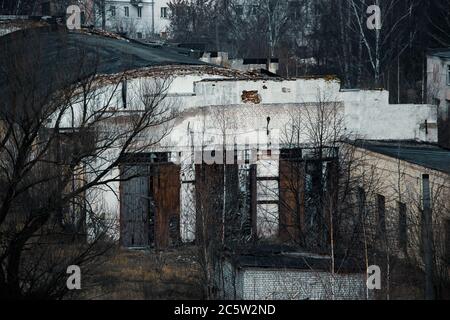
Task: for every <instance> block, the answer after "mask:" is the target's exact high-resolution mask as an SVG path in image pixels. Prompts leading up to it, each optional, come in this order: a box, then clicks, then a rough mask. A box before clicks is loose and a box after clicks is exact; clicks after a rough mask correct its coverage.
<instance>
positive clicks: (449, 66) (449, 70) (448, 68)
mask: <svg viewBox="0 0 450 320" xmlns="http://www.w3.org/2000/svg"><path fill="white" fill-rule="evenodd" d="M447 85H448V86H450V64H449V65H448V66H447Z"/></svg>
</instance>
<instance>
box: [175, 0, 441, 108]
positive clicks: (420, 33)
mask: <svg viewBox="0 0 450 320" xmlns="http://www.w3.org/2000/svg"><path fill="white" fill-rule="evenodd" d="M374 4H377V5H379V7H380V8H381V23H382V28H381V30H369V29H368V28H367V26H366V21H367V18H368V17H369V16H370V14H368V13H367V8H368V7H369V6H370V5H374ZM169 6H170V8H171V19H172V23H171V31H172V37H173V39H174V40H176V41H183V42H203V43H208V44H209V46H208V48H209V49H210V50H219V51H228V52H229V53H230V54H231V56H232V57H249V58H255V57H258V58H263V57H265V58H271V57H278V58H280V71H279V72H280V73H281V74H282V75H285V76H304V75H311V74H336V75H338V76H339V77H340V78H341V80H342V81H343V85H344V86H345V87H347V88H355V87H360V88H385V89H389V90H390V91H391V93H392V94H391V99H392V101H391V102H394V103H404V102H424V101H425V88H424V87H425V86H424V85H423V79H424V66H425V54H426V52H427V50H428V49H429V48H436V47H445V46H448V45H449V43H450V36H449V34H450V32H449V31H450V18H449V14H448V12H449V11H450V1H448V0H436V1H425V0H408V1H399V0H396V1H390V0H377V1H367V0H361V1H359V0H358V1H356V0H345V1H331V0H319V1H311V0H298V1H284V0H264V1H252V0H244V1H236V0H196V1H184V0H173V1H172V2H171V3H170V5H169Z"/></svg>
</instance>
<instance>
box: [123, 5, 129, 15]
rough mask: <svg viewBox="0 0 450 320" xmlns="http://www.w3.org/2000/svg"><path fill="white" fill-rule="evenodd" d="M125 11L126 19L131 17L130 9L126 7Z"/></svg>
mask: <svg viewBox="0 0 450 320" xmlns="http://www.w3.org/2000/svg"><path fill="white" fill-rule="evenodd" d="M124 11H125V17H129V16H130V7H128V6H125V7H124Z"/></svg>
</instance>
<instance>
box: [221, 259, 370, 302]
mask: <svg viewBox="0 0 450 320" xmlns="http://www.w3.org/2000/svg"><path fill="white" fill-rule="evenodd" d="M224 279H225V284H224V291H225V297H226V298H228V299H243V300H333V299H334V300H362V299H366V279H365V275H364V274H338V275H334V276H332V275H331V273H329V272H313V271H307V270H274V269H244V270H237V271H236V270H233V268H231V266H230V265H229V264H227V265H226V267H224ZM233 280H234V282H233ZM234 290H235V291H234Z"/></svg>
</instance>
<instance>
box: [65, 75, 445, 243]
mask: <svg viewBox="0 0 450 320" xmlns="http://www.w3.org/2000/svg"><path fill="white" fill-rule="evenodd" d="M218 77H219V76H217V75H209V74H192V75H180V76H174V78H173V82H172V83H171V86H170V88H169V90H168V93H169V96H168V98H167V99H166V100H165V101H164V103H165V104H167V105H168V106H170V107H171V108H176V109H178V110H179V111H180V112H181V114H180V116H179V117H178V118H177V119H176V120H175V121H174V122H173V123H172V124H173V129H172V131H171V133H170V135H169V136H167V137H166V138H164V139H163V140H162V141H161V142H160V143H158V144H157V145H155V146H153V147H152V149H151V150H148V151H155V152H163V151H165V152H169V151H171V152H172V151H176V152H184V154H183V156H186V153H187V154H190V153H191V151H192V149H191V146H192V145H191V143H192V141H193V143H194V149H196V150H198V151H200V150H201V149H202V146H206V147H207V148H208V149H210V150H213V149H216V150H221V149H222V146H221V143H222V141H223V137H224V133H225V137H226V143H227V144H228V145H231V146H233V147H234V144H235V143H236V144H237V145H238V148H240V149H241V150H242V149H243V148H244V147H245V146H246V145H247V147H250V148H259V149H261V150H267V149H268V144H269V142H270V143H272V146H271V148H274V149H276V148H277V146H278V145H279V144H280V143H282V142H283V139H285V138H288V137H283V135H284V133H285V132H286V129H287V128H289V127H290V121H292V117H293V116H301V115H304V114H305V113H306V114H307V113H308V112H309V113H311V112H314V110H315V108H316V105H317V104H318V103H319V104H320V103H325V102H326V103H328V104H330V105H331V106H330V107H335V111H336V117H342V118H343V119H344V124H345V129H346V132H347V134H351V135H353V136H354V137H359V138H364V139H405V140H409V139H414V140H422V141H429V142H436V141H437V130H436V128H435V127H433V125H435V124H436V119H437V112H436V109H435V108H434V107H433V106H429V105H389V103H388V92H387V91H341V90H340V84H339V82H338V81H336V80H326V79H297V80H286V81H281V80H236V81H229V80H225V81H223V80H218V79H217V78H218ZM202 79H207V81H201V80H202ZM140 81H144V80H142V79H141V80H139V79H137V80H130V81H129V84H128V101H129V105H130V106H131V105H133V108H132V109H134V110H136V109H139V105H138V104H137V103H138V102H137V101H139V99H138V98H137V94H138V92H139V88H140V87H141V86H140ZM152 81H154V80H152ZM112 88H113V86H109V87H103V88H101V89H100V90H99V94H98V96H97V97H96V99H94V100H93V103H94V104H95V103H100V102H101V101H102V99H103V100H104V99H106V97H109V96H110V95H113V96H114V99H113V105H112V106H111V107H112V108H113V110H115V111H114V112H118V111H121V112H120V113H118V114H120V115H124V114H126V112H127V110H124V109H123V106H122V100H121V89H120V87H119V90H117V91H116V92H113V89H112ZM251 90H255V91H258V94H259V99H258V100H259V101H258V103H256V104H255V103H251V102H248V103H244V102H243V101H242V93H243V91H251ZM135 102H136V105H135ZM99 105H101V104H99ZM336 105H337V107H336ZM76 110H77V108H76V106H75V126H76V125H77V123H79V118H80V114H79V112H78V113H77V112H76ZM93 110H95V108H93ZM268 117H270V119H271V121H270V123H269V125H268V123H267V118H268ZM425 120H427V121H428V124H429V134H428V135H425V127H424V123H425ZM71 125H72V119H71V117H70V112H67V117H65V118H64V120H63V124H62V125H61V127H65V126H66V127H70V126H71ZM267 130H269V135H267ZM155 132H156V135H158V134H160V132H158V131H157V130H156V131H155V128H152V130H151V131H149V132H148V133H147V136H148V137H151V136H152V135H155ZM299 142H300V143H305V144H307V143H308V142H310V141H309V140H308V134H307V133H306V132H304V133H302V134H301V135H300V141H299ZM266 164H267V165H268V167H270V170H272V171H270V170H269V171H268V172H263V170H265V169H264V167H265V165H266ZM185 165H186V164H185ZM187 165H189V163H188V164H187ZM183 171H184V170H183ZM258 176H260V177H262V176H273V177H276V176H278V166H277V162H275V163H270V162H266V163H263V162H261V163H259V166H258ZM180 179H183V178H182V177H180ZM270 183H271V184H272V185H269V186H267V184H270ZM270 183H269V182H260V183H258V198H260V199H261V200H269V201H270V200H272V197H270V196H269V195H267V194H265V193H264V192H263V189H265V188H266V187H269V189H270V190H272V193H273V194H274V195H273V197H274V198H275V197H276V196H277V195H276V191H277V186H275V185H274V184H273V182H270ZM109 187H110V188H111V190H107V188H105V192H104V194H103V196H102V197H103V200H99V201H100V203H101V202H102V201H103V203H105V204H106V203H107V204H108V207H109V210H110V212H111V215H112V216H115V217H117V218H118V208H119V199H118V197H117V194H119V190H118V189H119V185H118V184H111V185H109ZM192 196H193V191H192V188H191V187H189V186H185V187H183V189H182V195H181V197H182V199H181V203H182V216H181V218H182V220H183V221H184V223H185V227H186V228H184V227H183V228H184V229H183V228H182V234H183V238H184V240H185V241H190V240H192V239H193V238H192V237H193V231H192V229H193V226H195V222H194V223H190V224H189V225H186V222H187V221H188V220H189V221H192V212H191V211H192V207H189V205H188V202H187V200H186V198H189V197H191V198H192ZM189 212H191V213H189ZM257 219H258V229H259V231H260V236H266V237H270V236H272V235H275V234H276V233H277V226H278V224H277V220H278V208H277V206H276V205H272V204H262V205H259V206H258V213H257Z"/></svg>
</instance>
